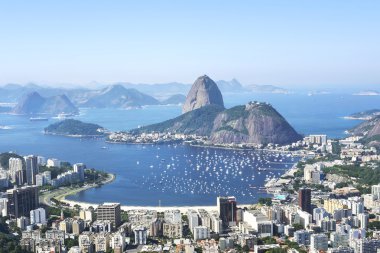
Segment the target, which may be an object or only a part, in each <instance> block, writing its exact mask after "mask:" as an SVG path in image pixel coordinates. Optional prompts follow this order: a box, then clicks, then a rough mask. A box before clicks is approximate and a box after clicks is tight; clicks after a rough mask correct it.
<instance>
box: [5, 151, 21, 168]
mask: <svg viewBox="0 0 380 253" xmlns="http://www.w3.org/2000/svg"><path fill="white" fill-rule="evenodd" d="M12 157H13V158H20V159H21V160H22V162H23V164H24V166H25V162H24V158H23V157H22V156H20V155H17V154H14V153H1V154H0V167H2V168H4V169H8V167H9V158H12Z"/></svg>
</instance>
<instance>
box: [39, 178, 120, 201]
mask: <svg viewBox="0 0 380 253" xmlns="http://www.w3.org/2000/svg"><path fill="white" fill-rule="evenodd" d="M107 175H108V176H107V179H105V180H104V181H101V182H99V183H95V184H94V183H92V184H88V185H86V186H83V187H77V188H71V187H60V188H57V189H54V190H53V191H48V192H46V194H41V195H40V202H42V203H43V204H45V205H47V206H52V207H56V205H54V204H51V199H52V198H54V199H56V200H58V201H60V202H63V203H66V204H69V206H70V207H73V206H74V205H75V204H76V203H75V204H73V205H72V206H71V205H70V203H69V202H70V200H66V197H67V196H70V195H74V194H77V193H79V192H82V191H86V190H88V189H91V188H95V187H101V186H102V185H105V184H109V183H112V182H113V181H114V180H115V179H116V175H115V174H112V173H107ZM83 204H86V203H83Z"/></svg>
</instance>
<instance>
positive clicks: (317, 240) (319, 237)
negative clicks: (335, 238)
mask: <svg viewBox="0 0 380 253" xmlns="http://www.w3.org/2000/svg"><path fill="white" fill-rule="evenodd" d="M328 242H329V239H328V237H327V235H325V234H312V235H311V236H310V250H314V251H327V248H328V246H329V245H328Z"/></svg>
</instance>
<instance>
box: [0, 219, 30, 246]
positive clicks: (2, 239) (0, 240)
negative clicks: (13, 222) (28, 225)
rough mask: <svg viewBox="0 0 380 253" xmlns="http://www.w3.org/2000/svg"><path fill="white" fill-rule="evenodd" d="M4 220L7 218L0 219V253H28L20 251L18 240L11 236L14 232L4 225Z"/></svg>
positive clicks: (16, 237)
mask: <svg viewBox="0 0 380 253" xmlns="http://www.w3.org/2000/svg"><path fill="white" fill-rule="evenodd" d="M6 220H7V217H1V218H0V253H3V252H4V253H5V252H6V253H28V251H25V250H23V249H21V247H20V245H19V240H20V238H19V237H18V236H14V235H13V234H12V232H15V231H14V230H13V231H12V229H11V228H10V227H9V226H8V224H7V223H5V221H6ZM18 232H19V231H18Z"/></svg>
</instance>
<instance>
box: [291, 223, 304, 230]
mask: <svg viewBox="0 0 380 253" xmlns="http://www.w3.org/2000/svg"><path fill="white" fill-rule="evenodd" d="M292 226H293V228H294V231H297V230H301V229H303V226H302V225H301V224H298V223H294V224H293V225H292Z"/></svg>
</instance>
